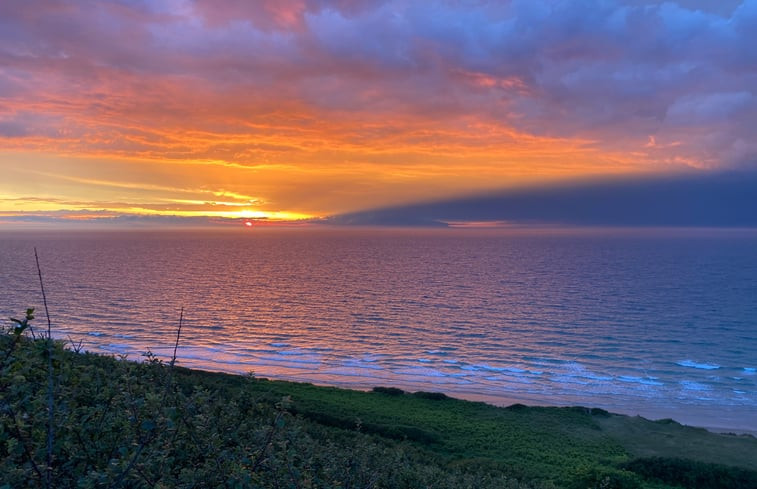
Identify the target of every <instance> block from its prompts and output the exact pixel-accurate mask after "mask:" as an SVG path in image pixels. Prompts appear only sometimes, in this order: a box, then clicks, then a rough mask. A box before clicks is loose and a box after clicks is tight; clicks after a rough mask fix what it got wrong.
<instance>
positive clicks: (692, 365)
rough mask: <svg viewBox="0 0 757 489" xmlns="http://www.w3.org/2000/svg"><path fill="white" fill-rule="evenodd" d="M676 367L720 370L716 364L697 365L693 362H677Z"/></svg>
mask: <svg viewBox="0 0 757 489" xmlns="http://www.w3.org/2000/svg"><path fill="white" fill-rule="evenodd" d="M676 365H680V366H681V367H689V368H698V369H702V370H716V369H719V368H720V365H717V364H715V363H697V362H694V361H692V360H681V361H680V362H676Z"/></svg>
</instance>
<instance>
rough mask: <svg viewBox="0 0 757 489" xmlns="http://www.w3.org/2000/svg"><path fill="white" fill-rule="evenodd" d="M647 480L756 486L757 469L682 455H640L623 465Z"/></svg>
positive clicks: (714, 487)
mask: <svg viewBox="0 0 757 489" xmlns="http://www.w3.org/2000/svg"><path fill="white" fill-rule="evenodd" d="M623 467H624V468H625V469H626V470H630V471H632V472H635V473H637V474H639V475H640V476H642V477H643V478H644V479H647V480H652V481H660V482H663V483H665V484H672V485H679V486H683V487H696V488H697V489H743V488H754V487H757V471H754V470H747V469H741V468H738V467H728V466H725V465H719V464H709V463H704V462H697V461H695V460H687V459H680V458H663V457H647V458H637V459H635V460H632V461H631V462H628V463H626V464H624V465H623Z"/></svg>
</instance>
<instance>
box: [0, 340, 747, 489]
mask: <svg viewBox="0 0 757 489" xmlns="http://www.w3.org/2000/svg"><path fill="white" fill-rule="evenodd" d="M1 338H2V339H1V340H0V360H1V361H2V364H1V365H0V366H1V368H2V370H1V371H0V399H2V401H1V404H2V405H1V406H0V408H1V411H0V488H3V489H5V488H17V487H60V488H62V487H78V488H88V487H92V488H95V487H153V488H168V487H187V488H189V487H235V488H236V487H238V488H244V487H271V488H283V487H291V488H315V487H322V488H331V487H341V488H381V487H385V488H393V487H398V488H415V487H429V488H430V487H434V488H446V487H449V488H458V487H470V488H486V487H492V488H494V487H505V488H508V487H509V488H525V487H533V488H554V487H565V488H571V489H572V488H594V487H596V488H599V487H601V488H642V487H647V488H672V487H698V488H708V487H713V488H715V487H717V488H729V487H731V488H742V487H743V488H754V487H757V439H755V438H754V437H752V436H744V435H742V436H736V435H724V434H715V433H710V432H707V431H705V430H702V429H697V428H690V427H684V426H681V425H679V424H677V423H674V422H670V421H658V422H651V421H647V420H644V419H642V418H638V417H635V418H634V417H627V416H620V415H615V414H611V413H607V412H605V411H602V410H598V409H587V408H583V407H575V408H545V407H526V406H522V405H513V406H510V407H507V408H501V407H495V406H491V405H488V404H484V403H477V402H469V401H462V400H456V399H451V398H448V397H446V396H444V395H443V394H439V393H424V392H418V393H406V392H403V391H400V390H398V389H393V388H377V389H374V391H372V392H360V391H352V390H344V389H337V388H330V387H317V386H313V385H310V384H303V383H292V382H283V381H270V380H266V379H256V378H253V377H250V376H235V375H227V374H220V373H211V372H204V371H195V370H189V369H184V368H180V367H173V366H171V365H167V364H164V363H163V362H161V361H159V360H157V359H156V358H154V357H152V356H147V357H146V358H145V359H144V360H145V361H143V362H141V363H137V362H129V361H124V360H123V359H116V358H111V357H106V356H99V355H92V354H84V353H75V352H72V351H70V350H68V349H66V348H64V345H63V344H62V343H60V342H52V341H48V340H44V339H42V340H39V339H38V340H36V341H32V340H30V339H28V338H27V337H26V336H25V334H24V332H23V331H22V332H19V331H18V328H15V329H12V330H11V332H10V334H4V335H2V336H1ZM48 359H50V360H52V361H51V362H48ZM51 379H52V383H50V380H51ZM51 386H52V388H51Z"/></svg>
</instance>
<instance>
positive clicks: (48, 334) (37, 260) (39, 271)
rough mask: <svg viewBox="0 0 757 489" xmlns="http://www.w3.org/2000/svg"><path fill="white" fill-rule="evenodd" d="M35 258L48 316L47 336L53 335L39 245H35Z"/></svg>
mask: <svg viewBox="0 0 757 489" xmlns="http://www.w3.org/2000/svg"><path fill="white" fill-rule="evenodd" d="M34 260H35V261H36V262H37V275H38V276H39V288H40V290H42V303H43V304H44V305H45V316H47V337H48V338H50V337H51V330H52V325H51V324H50V311H49V310H48V309H47V295H45V286H44V284H43V283H42V268H41V267H40V266H39V256H38V255H37V247H36V246H35V247H34Z"/></svg>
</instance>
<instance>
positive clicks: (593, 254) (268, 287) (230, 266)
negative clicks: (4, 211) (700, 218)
mask: <svg viewBox="0 0 757 489" xmlns="http://www.w3.org/2000/svg"><path fill="white" fill-rule="evenodd" d="M34 246H37V247H38V249H39V252H40V256H41V261H42V266H43V272H44V276H45V280H46V288H47V290H48V291H49V292H48V299H49V302H50V304H51V315H52V317H53V324H54V329H55V331H56V332H57V334H58V335H59V336H61V337H67V336H68V335H70V336H71V337H73V338H75V339H77V340H78V339H81V340H82V341H83V343H84V345H85V346H86V348H88V349H91V350H93V351H100V352H107V353H114V354H128V355H129V357H130V358H139V355H140V353H141V352H144V351H145V350H147V349H148V348H149V349H151V350H152V351H153V352H155V353H157V354H158V355H162V356H164V357H170V354H171V353H172V346H171V345H172V341H173V337H174V335H175V330H176V327H177V321H178V311H179V309H180V307H182V306H183V307H184V308H185V319H186V321H185V328H184V335H183V337H182V343H181V347H180V350H179V352H180V358H179V363H180V364H182V365H185V366H188V367H197V368H204V369H211V370H222V371H228V372H236V373H245V372H248V371H250V370H253V371H254V372H255V373H256V374H257V375H259V376H268V377H279V378H287V379H294V380H303V381H310V382H314V383H319V384H329V385H342V386H348V387H358V388H370V387H372V386H375V385H396V386H400V387H404V388H408V389H411V390H416V389H422V390H438V391H444V392H447V393H449V394H453V395H458V396H461V397H467V398H483V399H487V400H494V401H497V400H500V401H501V402H502V403H505V402H507V401H510V400H519V401H523V402H531V403H541V404H557V405H563V404H585V405H586V404H589V405H592V406H599V407H604V408H607V409H610V410H614V411H619V412H627V413H641V414H645V415H652V416H654V415H658V414H659V415H660V416H662V417H674V418H676V419H684V420H685V418H686V416H699V418H701V417H702V416H717V417H718V419H717V420H715V419H713V420H712V423H710V424H711V425H712V424H713V423H716V422H717V423H720V424H723V423H725V425H724V426H726V427H728V426H738V425H741V424H750V423H751V425H752V426H755V425H757V422H755V421H756V420H755V414H754V413H753V411H757V410H755V409H754V408H755V406H757V375H755V373H754V368H755V367H757V365H756V364H755V358H757V333H755V331H756V330H757V324H756V323H755V321H757V319H756V318H757V302H756V301H755V300H754V298H755V297H757V279H756V277H757V237H755V235H753V234H750V233H746V234H744V235H741V234H734V233H727V232H724V231H721V232H712V233H692V234H687V233H685V232H668V233H665V232H655V233H652V232H646V233H645V232H638V233H628V232H626V233H612V232H607V233H601V232H594V233H580V232H574V233H561V234H555V235H550V234H548V233H543V232H542V233H527V232H523V233H513V232H505V231H499V232H486V231H472V230H456V231H450V230H444V231H410V230H337V231H335V230H298V231H286V230H283V231H282V230H265V231H261V232H259V233H243V234H239V233H229V232H215V233H210V232H204V233H203V232H163V233H155V232H97V233H94V232H88V233H83V232H80V233H57V234H52V233H28V232H27V233H9V232H6V233H1V234H0V250H2V254H0V270H2V273H3V275H2V286H0V287H2V288H1V289H0V290H2V291H3V297H4V299H5V300H4V301H3V303H2V304H0V307H1V308H2V310H1V311H0V312H2V314H4V315H5V316H6V317H7V316H10V315H15V314H18V312H19V311H22V310H24V309H25V308H26V307H27V306H30V305H31V306H37V307H39V306H40V305H41V298H40V294H39V291H38V290H37V284H36V283H35V280H34V278H35V277H36V269H35V268H34V260H33V252H32V248H33V247H34ZM38 317H41V315H40V316H38ZM716 412H717V413H718V414H717V415H716V414H714V413H716ZM696 413H700V414H696ZM700 424H701V420H700Z"/></svg>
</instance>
